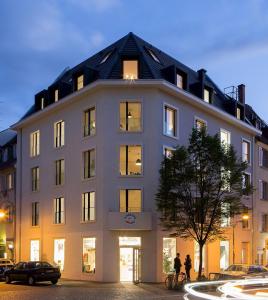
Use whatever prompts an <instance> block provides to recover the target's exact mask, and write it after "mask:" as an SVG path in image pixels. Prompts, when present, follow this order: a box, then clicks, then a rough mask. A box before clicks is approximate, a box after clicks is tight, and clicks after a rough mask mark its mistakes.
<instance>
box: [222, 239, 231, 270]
mask: <svg viewBox="0 0 268 300" xmlns="http://www.w3.org/2000/svg"><path fill="white" fill-rule="evenodd" d="M229 256H230V246H229V241H220V269H221V270H226V269H227V268H228V267H229Z"/></svg>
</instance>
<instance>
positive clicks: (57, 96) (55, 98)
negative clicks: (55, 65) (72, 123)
mask: <svg viewBox="0 0 268 300" xmlns="http://www.w3.org/2000/svg"><path fill="white" fill-rule="evenodd" d="M54 100H55V102H58V101H59V90H58V89H56V90H55V91H54Z"/></svg>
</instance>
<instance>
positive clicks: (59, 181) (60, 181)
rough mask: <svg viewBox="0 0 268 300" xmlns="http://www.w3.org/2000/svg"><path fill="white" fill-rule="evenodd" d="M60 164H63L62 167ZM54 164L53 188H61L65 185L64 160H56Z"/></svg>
mask: <svg viewBox="0 0 268 300" xmlns="http://www.w3.org/2000/svg"><path fill="white" fill-rule="evenodd" d="M62 162H63V165H62ZM54 163H55V182H54V185H55V186H62V185H64V183H65V159H64V158H60V159H57V160H55V161H54ZM58 167H59V169H58ZM62 167H63V168H62ZM62 169H63V170H62ZM58 171H59V172H58Z"/></svg>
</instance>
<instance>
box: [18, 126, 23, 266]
mask: <svg viewBox="0 0 268 300" xmlns="http://www.w3.org/2000/svg"><path fill="white" fill-rule="evenodd" d="M19 158H20V160H19V164H20V165H19V170H20V174H19V224H18V226H19V243H18V245H19V246H18V247H19V261H20V260H21V197H22V129H20V153H19Z"/></svg>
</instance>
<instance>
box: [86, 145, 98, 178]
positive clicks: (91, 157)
mask: <svg viewBox="0 0 268 300" xmlns="http://www.w3.org/2000/svg"><path fill="white" fill-rule="evenodd" d="M83 164H84V179H88V178H91V177H94V176H95V173H96V172H95V149H91V150H88V151H85V152H83Z"/></svg>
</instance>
